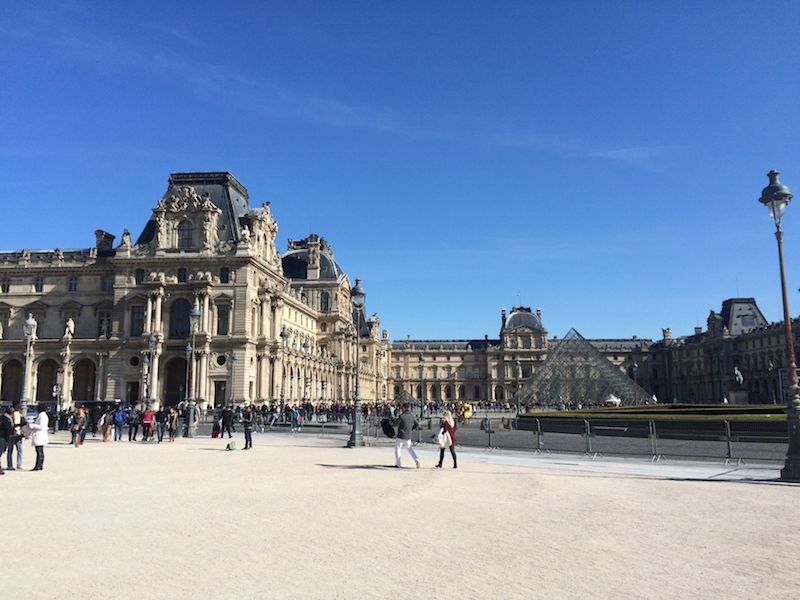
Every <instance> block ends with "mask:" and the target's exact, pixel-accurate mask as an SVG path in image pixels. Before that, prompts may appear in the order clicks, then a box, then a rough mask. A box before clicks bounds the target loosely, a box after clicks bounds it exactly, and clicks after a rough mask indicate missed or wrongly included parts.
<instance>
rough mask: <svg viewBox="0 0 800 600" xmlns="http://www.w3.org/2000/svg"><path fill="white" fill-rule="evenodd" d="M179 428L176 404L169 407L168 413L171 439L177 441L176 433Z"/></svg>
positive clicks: (168, 428)
mask: <svg viewBox="0 0 800 600" xmlns="http://www.w3.org/2000/svg"><path fill="white" fill-rule="evenodd" d="M177 430H178V411H177V410H175V407H174V406H170V407H169V413H168V414H167V434H168V435H169V441H170V442H174V441H175V435H176V433H177Z"/></svg>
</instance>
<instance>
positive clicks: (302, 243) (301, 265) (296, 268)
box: [281, 234, 343, 281]
mask: <svg viewBox="0 0 800 600" xmlns="http://www.w3.org/2000/svg"><path fill="white" fill-rule="evenodd" d="M314 260H316V261H317V262H318V263H319V277H317V278H316V279H327V280H333V281H336V280H338V279H339V277H341V276H342V275H343V271H342V268H341V267H340V266H339V265H338V264H337V262H336V261H335V260H334V259H333V251H332V250H331V247H330V246H329V245H328V242H326V241H325V239H324V238H320V237H319V236H316V235H314V234H312V235H310V236H308V237H307V238H306V239H304V240H289V249H288V250H287V251H286V252H285V253H284V254H283V255H282V256H281V263H282V264H283V274H284V275H286V277H289V278H290V279H308V268H309V265H310V264H312V262H313V261H314Z"/></svg>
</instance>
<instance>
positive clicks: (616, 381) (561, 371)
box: [520, 329, 650, 407]
mask: <svg viewBox="0 0 800 600" xmlns="http://www.w3.org/2000/svg"><path fill="white" fill-rule="evenodd" d="M520 400H521V401H522V402H524V403H531V404H538V405H540V406H553V407H555V406H558V405H561V404H564V405H570V404H572V405H575V404H578V403H580V404H581V405H583V406H584V407H587V406H600V405H604V404H617V403H618V404H619V405H622V406H631V405H636V404H646V403H647V402H648V401H649V400H650V395H649V394H648V393H647V392H646V391H645V390H643V389H642V388H641V387H640V386H639V385H637V384H636V382H634V381H633V380H632V379H631V378H630V377H628V376H627V375H625V374H624V373H622V372H621V371H620V370H619V369H618V368H617V367H616V366H614V365H613V364H612V363H611V362H610V361H609V360H608V359H607V358H606V357H605V356H603V355H602V354H601V353H600V351H599V350H598V349H597V348H595V347H594V346H592V344H590V343H589V342H588V341H587V340H586V338H584V337H583V336H582V335H581V334H580V333H578V332H577V331H575V330H574V329H570V330H569V333H567V335H566V336H565V337H564V338H563V339H561V340H560V341H559V342H558V344H557V345H556V346H555V349H554V350H553V351H552V352H551V353H550V355H549V356H548V357H547V360H546V361H545V363H544V365H543V366H542V367H541V368H540V369H537V371H536V372H535V373H534V374H533V375H532V376H531V377H530V379H528V381H527V382H526V383H525V386H524V387H523V389H522V390H521V391H520Z"/></svg>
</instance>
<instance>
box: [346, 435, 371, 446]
mask: <svg viewBox="0 0 800 600" xmlns="http://www.w3.org/2000/svg"><path fill="white" fill-rule="evenodd" d="M366 445H367V444H366V442H364V436H363V435H361V433H360V432H359V434H358V435H353V434H352V433H351V434H350V439H349V440H347V447H348V448H357V447H359V446H366Z"/></svg>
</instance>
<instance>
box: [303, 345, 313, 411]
mask: <svg viewBox="0 0 800 600" xmlns="http://www.w3.org/2000/svg"><path fill="white" fill-rule="evenodd" d="M310 347H311V344H309V343H308V340H303V404H306V403H307V401H308V388H309V386H310V384H311V378H310V377H309V376H308V365H309V357H308V349H309V348H310Z"/></svg>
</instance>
